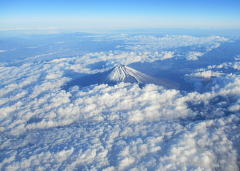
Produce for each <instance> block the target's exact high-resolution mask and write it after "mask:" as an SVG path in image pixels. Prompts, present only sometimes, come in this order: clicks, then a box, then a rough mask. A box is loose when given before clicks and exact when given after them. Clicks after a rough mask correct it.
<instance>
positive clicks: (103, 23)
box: [0, 0, 240, 30]
mask: <svg viewBox="0 0 240 171" xmlns="http://www.w3.org/2000/svg"><path fill="white" fill-rule="evenodd" d="M239 9H240V1H239V0H201V1H199V0H198V1H197V0H165V1H163V0H147V1H141V0H121V1H114V0H111V1H110V0H98V1H97V0H85V1H83V0H65V1H64V0H41V1H37V0H21V1H20V0H1V1H0V29H1V30H4V29H69V30H71V29H72V30H74V29H80V30H81V29H82V30H84V29H85V30H87V29H121V28H124V29H128V28H221V29H222V28H233V29H236V28H237V29H238V28H240V10H239Z"/></svg>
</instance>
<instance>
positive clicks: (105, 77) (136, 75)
mask: <svg viewBox="0 0 240 171" xmlns="http://www.w3.org/2000/svg"><path fill="white" fill-rule="evenodd" d="M120 82H125V83H136V84H139V85H140V86H143V85H146V84H156V85H161V86H164V87H165V88H176V87H175V85H174V84H172V83H169V82H167V81H165V80H160V79H157V78H154V77H152V76H149V75H147V74H144V73H142V72H140V71H137V70H135V69H133V68H131V67H129V66H126V65H121V64H119V65H116V66H115V67H113V68H112V69H110V70H108V71H105V72H100V73H96V74H91V75H87V76H83V77H81V78H78V79H74V80H72V81H70V82H69V83H68V85H67V86H66V88H67V89H68V88H70V87H72V86H75V85H77V86H80V87H86V86H90V85H94V84H108V85H116V84H118V83H120Z"/></svg>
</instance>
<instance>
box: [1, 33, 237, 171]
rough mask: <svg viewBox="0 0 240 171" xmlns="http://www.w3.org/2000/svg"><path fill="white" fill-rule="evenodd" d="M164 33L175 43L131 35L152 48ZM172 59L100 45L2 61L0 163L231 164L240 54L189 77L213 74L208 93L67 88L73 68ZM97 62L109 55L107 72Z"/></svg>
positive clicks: (66, 166)
mask: <svg viewBox="0 0 240 171" xmlns="http://www.w3.org/2000/svg"><path fill="white" fill-rule="evenodd" d="M162 39H164V40H165V39H166V40H165V41H167V42H173V41H172V40H171V39H173V38H172V37H166V38H154V37H152V38H151V39H149V37H147V38H145V37H134V39H133V38H131V39H130V40H129V42H131V41H140V40H141V42H145V44H148V45H149V44H154V46H155V45H156V44H158V43H156V42H161V40H162ZM188 39H191V40H188ZM174 40H179V41H177V42H176V44H171V46H172V47H176V46H179V44H180V43H181V42H184V41H185V43H184V45H182V46H185V45H186V44H187V45H186V46H190V45H193V44H194V45H196V44H197V43H200V44H204V45H206V44H207V45H209V43H211V42H214V43H213V44H215V42H218V41H220V40H221V41H222V40H224V41H225V40H226V39H223V38H221V37H218V36H217V37H207V38H205V39H204V38H193V37H187V36H182V37H175V39H174ZM180 40H182V41H180ZM149 42H151V43H149ZM138 44H139V42H138ZM142 44H144V43H142ZM145 44H144V45H143V47H145V46H146V45H145ZM169 44H170V43H169ZM160 45H161V46H163V47H164V48H165V46H167V45H165V44H164V43H162V44H160ZM134 46H135V45H134ZM139 46H141V45H139ZM139 46H138V47H139ZM169 46H170V45H169ZM127 48H133V47H132V45H129V46H128V47H127ZM147 48H148V47H147ZM172 56H174V53H173V52H170V51H168V50H167V51H162V52H161V53H160V54H157V55H156V56H153V55H151V54H150V55H149V54H144V52H139V51H137V52H135V51H130V52H107V53H104V52H98V53H88V54H86V55H84V56H82V57H72V58H58V59H54V60H48V61H41V60H39V61H33V62H32V61H29V62H26V61H25V62H24V63H21V64H19V65H17V66H13V65H7V64H1V66H0V113H1V114H0V169H1V170H11V171H12V170H27V169H29V168H30V169H32V170H58V169H59V170H74V169H75V170H109V171H110V170H130V169H131V170H236V171H237V170H238V169H239V166H240V163H239V161H240V148H239V145H240V130H239V123H240V115H239V112H240V100H239V99H240V98H239V97H240V88H239V87H240V77H239V70H240V67H239V66H240V64H239V60H238V58H236V59H235V61H234V62H229V63H223V64H221V65H211V66H208V67H207V68H201V69H199V70H196V71H193V72H192V74H190V75H188V76H191V77H198V78H199V77H201V78H204V79H205V78H208V79H210V78H212V77H213V80H214V81H215V82H214V84H213V83H212V84H213V86H212V89H211V91H208V92H205V93H198V92H181V91H180V90H175V89H165V88H164V87H161V86H157V85H153V84H148V85H146V86H144V87H142V88H140V87H139V86H138V85H137V84H130V83H120V84H117V85H115V86H109V85H105V84H101V85H92V86H89V87H79V86H74V87H71V88H70V89H69V90H66V89H64V88H63V87H64V85H66V84H67V83H68V82H69V81H70V80H71V78H70V77H68V75H67V73H68V72H69V71H73V72H76V73H85V74H88V73H96V72H99V71H102V70H106V68H111V67H112V65H113V64H114V63H122V64H131V63H133V62H139V61H143V60H145V61H148V62H149V61H155V60H163V59H164V58H170V57H172ZM196 56H197V57H196ZM199 56H200V54H198V53H197V54H193V53H192V54H191V57H190V58H191V60H197V58H198V57H199ZM101 61H106V63H107V64H106V68H105V69H92V68H90V67H89V66H90V65H91V64H94V63H98V62H101ZM224 68H225V69H228V68H232V69H234V70H235V71H236V74H229V73H224V71H221V72H220V71H218V69H224Z"/></svg>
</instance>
